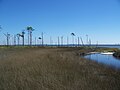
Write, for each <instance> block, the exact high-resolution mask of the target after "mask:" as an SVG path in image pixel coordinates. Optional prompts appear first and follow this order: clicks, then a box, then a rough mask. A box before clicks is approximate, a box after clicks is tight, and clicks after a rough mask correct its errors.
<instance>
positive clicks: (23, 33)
mask: <svg viewBox="0 0 120 90" xmlns="http://www.w3.org/2000/svg"><path fill="white" fill-rule="evenodd" d="M24 35H25V32H24V31H22V34H21V35H20V36H21V37H22V45H23V46H24Z"/></svg>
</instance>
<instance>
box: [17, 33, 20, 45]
mask: <svg viewBox="0 0 120 90" xmlns="http://www.w3.org/2000/svg"><path fill="white" fill-rule="evenodd" d="M17 41H18V45H19V44H20V34H19V33H18V34H17Z"/></svg>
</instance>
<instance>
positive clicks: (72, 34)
mask: <svg viewBox="0 0 120 90" xmlns="http://www.w3.org/2000/svg"><path fill="white" fill-rule="evenodd" d="M71 36H72V43H73V46H74V36H75V34H74V33H71Z"/></svg>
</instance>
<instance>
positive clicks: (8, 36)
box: [4, 33, 10, 46]
mask: <svg viewBox="0 0 120 90" xmlns="http://www.w3.org/2000/svg"><path fill="white" fill-rule="evenodd" d="M4 35H5V36H6V39H7V46H9V39H10V34H9V33H7V34H4Z"/></svg>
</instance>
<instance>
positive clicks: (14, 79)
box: [0, 47, 120, 90]
mask: <svg viewBox="0 0 120 90" xmlns="http://www.w3.org/2000/svg"><path fill="white" fill-rule="evenodd" d="M82 51H84V50H83V49H82V48H79V49H78V48H49V47H44V48H43V47H42V48H39V47H35V48H34V47H33V48H32V47H29V48H7V49H6V48H0V90H119V89H120V72H119V71H115V70H112V69H110V68H107V67H105V66H103V65H98V64H97V63H95V62H93V61H88V60H86V59H84V58H82V57H80V56H79V55H78V54H77V53H78V52H82Z"/></svg>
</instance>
